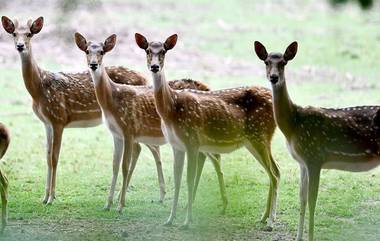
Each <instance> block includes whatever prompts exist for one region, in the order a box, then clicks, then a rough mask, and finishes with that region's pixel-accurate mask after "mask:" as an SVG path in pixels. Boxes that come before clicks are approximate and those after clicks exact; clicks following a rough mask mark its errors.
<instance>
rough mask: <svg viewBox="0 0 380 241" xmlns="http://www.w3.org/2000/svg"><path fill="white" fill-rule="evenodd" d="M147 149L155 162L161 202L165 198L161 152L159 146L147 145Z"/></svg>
mask: <svg viewBox="0 0 380 241" xmlns="http://www.w3.org/2000/svg"><path fill="white" fill-rule="evenodd" d="M147 146H148V148H149V150H150V151H151V152H152V154H153V157H154V161H155V162H156V169H157V176H158V183H159V185H160V202H161V203H162V202H163V201H164V198H165V194H166V191H165V178H164V172H163V171H162V162H161V154H160V147H159V146H151V145H147Z"/></svg>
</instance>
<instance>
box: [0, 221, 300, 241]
mask: <svg viewBox="0 0 380 241" xmlns="http://www.w3.org/2000/svg"><path fill="white" fill-rule="evenodd" d="M236 225H238V224H236ZM236 225H226V224H225V223H224V222H223V219H220V220H218V221H216V222H210V224H208V226H207V227H201V226H197V225H196V224H194V226H193V227H191V228H190V229H189V230H182V229H181V228H180V227H179V226H172V227H164V226H162V225H161V224H157V223H153V222H152V221H151V220H141V219H136V220H132V219H131V220H125V219H112V220H110V219H97V220H86V219H80V220H78V219H64V220H58V221H44V220H40V219H33V220H17V221H16V220H11V221H10V223H9V226H8V227H7V229H6V231H5V233H4V235H3V237H2V239H1V240H7V241H8V240H27V241H32V240H39V241H40V240H64V241H65V240H102V241H103V240H104V241H107V240H157V241H158V240H173V241H180V240H199V241H201V240H202V241H203V240H220V241H222V240H257V241H259V240H260V241H263V240H273V241H276V240H281V241H287V240H293V239H294V237H292V236H291V235H290V234H289V233H287V232H285V231H284V230H285V229H286V227H285V226H284V225H282V224H281V223H276V228H275V229H274V230H273V231H272V232H266V231H261V230H260V228H257V227H255V228H253V229H247V228H239V227H237V226H236Z"/></svg>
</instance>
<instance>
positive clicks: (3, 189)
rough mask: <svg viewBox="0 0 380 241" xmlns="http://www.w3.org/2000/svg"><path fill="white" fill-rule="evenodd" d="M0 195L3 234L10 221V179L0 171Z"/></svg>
mask: <svg viewBox="0 0 380 241" xmlns="http://www.w3.org/2000/svg"><path fill="white" fill-rule="evenodd" d="M0 194H1V233H3V232H4V229H5V226H6V225H7V220H8V218H7V217H8V213H7V207H8V179H7V177H6V176H5V174H4V173H3V171H2V170H1V169H0Z"/></svg>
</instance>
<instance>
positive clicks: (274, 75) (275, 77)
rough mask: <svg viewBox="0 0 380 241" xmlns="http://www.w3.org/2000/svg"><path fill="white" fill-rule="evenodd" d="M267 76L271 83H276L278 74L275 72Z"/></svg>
mask: <svg viewBox="0 0 380 241" xmlns="http://www.w3.org/2000/svg"><path fill="white" fill-rule="evenodd" d="M269 78H270V82H271V83H272V84H276V83H277V82H278V75H276V74H272V75H271V76H270V77H269Z"/></svg>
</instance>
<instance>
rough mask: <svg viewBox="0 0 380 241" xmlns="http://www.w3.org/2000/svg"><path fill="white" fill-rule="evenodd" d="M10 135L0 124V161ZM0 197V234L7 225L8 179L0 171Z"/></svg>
mask: <svg viewBox="0 0 380 241" xmlns="http://www.w3.org/2000/svg"><path fill="white" fill-rule="evenodd" d="M9 142H10V134H9V131H8V129H7V128H6V127H5V126H4V125H3V124H1V123H0V159H1V158H3V156H4V155H5V152H6V151H7V149H8V146H9ZM0 195H1V232H3V231H4V229H5V226H6V225H7V212H8V210H7V208H8V179H7V177H6V176H5V173H4V171H3V170H1V169H0Z"/></svg>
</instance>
